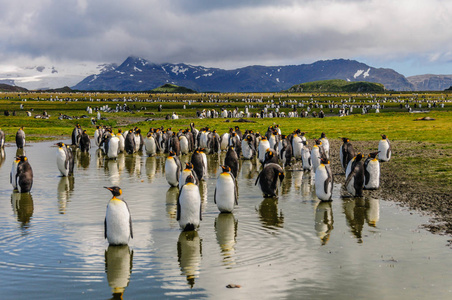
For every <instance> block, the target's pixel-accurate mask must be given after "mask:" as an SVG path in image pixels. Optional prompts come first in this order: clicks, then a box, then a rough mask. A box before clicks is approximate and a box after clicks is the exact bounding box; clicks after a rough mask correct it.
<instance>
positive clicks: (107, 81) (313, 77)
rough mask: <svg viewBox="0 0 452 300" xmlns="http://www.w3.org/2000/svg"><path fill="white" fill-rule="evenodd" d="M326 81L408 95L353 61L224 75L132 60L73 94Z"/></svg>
mask: <svg viewBox="0 0 452 300" xmlns="http://www.w3.org/2000/svg"><path fill="white" fill-rule="evenodd" d="M326 79H344V80H348V81H369V82H377V83H382V84H383V85H384V86H385V88H386V89H388V90H398V91H406V90H412V89H413V86H412V84H411V83H409V82H408V81H407V79H406V78H405V77H404V76H403V75H401V74H399V73H397V72H396V71H394V70H392V69H382V68H373V67H370V66H368V65H366V64H364V63H360V62H358V61H354V60H345V59H334V60H324V61H317V62H315V63H312V64H302V65H289V66H274V67H267V66H248V67H244V68H239V69H234V70H224V69H219V68H206V67H203V66H192V65H188V64H183V63H181V64H169V63H165V64H154V63H151V62H148V61H147V60H145V59H143V58H139V57H133V56H131V57H128V58H127V59H126V60H125V61H124V62H123V63H122V64H121V65H119V66H117V67H116V68H112V69H110V70H108V71H104V72H101V73H99V74H95V75H90V76H88V77H86V78H85V79H84V80H82V81H81V82H79V83H78V84H76V85H75V86H74V87H73V89H76V90H116V91H148V90H151V89H153V88H156V87H159V86H161V85H163V84H165V83H172V84H176V85H179V86H184V87H187V88H190V89H193V90H196V91H199V92H207V91H217V92H274V91H281V90H284V89H288V88H290V87H291V86H293V85H295V84H299V83H304V82H309V81H317V80H326Z"/></svg>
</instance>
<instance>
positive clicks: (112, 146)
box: [107, 136, 119, 158]
mask: <svg viewBox="0 0 452 300" xmlns="http://www.w3.org/2000/svg"><path fill="white" fill-rule="evenodd" d="M118 152H119V138H117V137H116V136H113V137H111V139H110V141H109V142H108V152H107V156H108V158H117V157H118Z"/></svg>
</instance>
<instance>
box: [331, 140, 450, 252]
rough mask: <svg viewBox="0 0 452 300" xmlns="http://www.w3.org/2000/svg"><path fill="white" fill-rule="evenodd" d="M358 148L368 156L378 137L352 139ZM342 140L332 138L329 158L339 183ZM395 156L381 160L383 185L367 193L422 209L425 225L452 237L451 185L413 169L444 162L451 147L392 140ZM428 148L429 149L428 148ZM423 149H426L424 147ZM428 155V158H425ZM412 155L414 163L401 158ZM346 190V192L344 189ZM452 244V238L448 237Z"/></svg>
mask: <svg viewBox="0 0 452 300" xmlns="http://www.w3.org/2000/svg"><path fill="white" fill-rule="evenodd" d="M351 143H352V145H353V147H354V148H355V150H356V151H357V152H358V151H359V152H361V153H363V154H364V155H365V156H367V154H368V153H370V152H373V151H376V150H377V148H378V140H377V141H351ZM341 144H342V141H340V140H330V160H331V167H332V171H333V174H334V181H335V182H336V183H342V184H343V183H345V174H344V171H343V170H342V167H341V165H340V161H339V149H340V146H341ZM391 145H392V158H391V160H390V161H389V162H385V163H381V164H380V166H381V175H380V188H379V189H378V190H374V191H364V196H365V197H373V198H380V199H384V200H389V201H395V202H398V203H399V204H400V205H402V206H406V207H408V208H410V209H413V210H416V211H419V212H421V213H423V214H426V215H428V216H430V222H429V223H428V224H422V227H423V228H425V229H427V230H428V231H430V232H432V233H436V234H444V235H449V236H451V237H452V201H450V200H451V199H450V198H451V194H450V187H449V185H448V184H447V182H444V181H443V180H441V179H435V178H433V179H432V178H429V179H427V180H423V178H422V176H416V177H415V178H413V176H412V174H413V173H418V174H421V172H422V169H423V168H425V167H426V165H425V164H427V163H432V161H433V162H435V163H438V164H440V163H441V158H442V157H443V156H444V155H447V156H452V150H451V149H436V150H435V149H433V150H432V149H430V148H431V147H430V148H429V147H426V143H419V142H407V141H392V142H391ZM425 148H427V149H428V150H425ZM423 149H424V150H423ZM426 155H428V159H429V161H428V162H427V161H425V162H422V161H423V158H424V157H425V156H426ZM402 157H404V158H407V157H408V158H411V159H413V161H416V162H414V163H408V164H407V163H406V162H401V161H400V159H401V158H402ZM344 194H346V192H344ZM448 242H449V246H451V245H452V239H449V240H448Z"/></svg>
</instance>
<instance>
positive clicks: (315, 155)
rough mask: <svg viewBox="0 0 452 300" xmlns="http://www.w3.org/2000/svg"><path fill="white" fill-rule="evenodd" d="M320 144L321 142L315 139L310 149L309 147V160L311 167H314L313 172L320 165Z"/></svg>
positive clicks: (321, 151)
mask: <svg viewBox="0 0 452 300" xmlns="http://www.w3.org/2000/svg"><path fill="white" fill-rule="evenodd" d="M321 144H322V143H321V142H320V141H319V140H317V139H316V140H315V144H314V145H313V146H312V149H311V162H312V167H313V168H314V172H315V170H317V168H318V167H319V166H320V157H321V156H322V154H321V153H324V151H323V148H322V150H320V149H321V148H320V147H322V145H321ZM323 155H325V154H323Z"/></svg>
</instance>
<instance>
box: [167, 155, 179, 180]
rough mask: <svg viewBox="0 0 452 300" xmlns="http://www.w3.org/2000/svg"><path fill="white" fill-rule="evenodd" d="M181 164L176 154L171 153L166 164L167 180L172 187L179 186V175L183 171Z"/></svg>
mask: <svg viewBox="0 0 452 300" xmlns="http://www.w3.org/2000/svg"><path fill="white" fill-rule="evenodd" d="M181 169H182V167H181V163H180V160H179V157H177V155H176V153H174V152H173V151H170V153H169V155H168V157H167V158H166V162H165V178H166V181H167V182H168V183H169V184H170V185H171V186H178V185H179V175H180V171H181Z"/></svg>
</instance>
